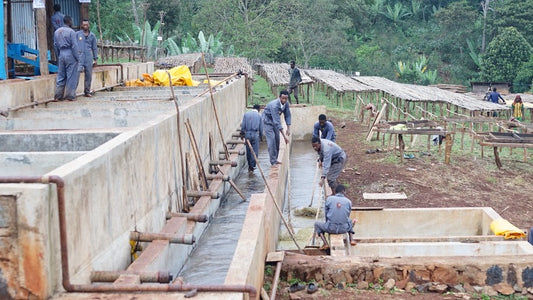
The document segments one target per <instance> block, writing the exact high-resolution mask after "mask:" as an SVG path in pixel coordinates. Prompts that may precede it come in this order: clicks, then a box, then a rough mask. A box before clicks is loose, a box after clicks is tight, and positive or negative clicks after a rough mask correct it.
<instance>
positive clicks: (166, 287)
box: [69, 283, 257, 299]
mask: <svg viewBox="0 0 533 300" xmlns="http://www.w3.org/2000/svg"><path fill="white" fill-rule="evenodd" d="M72 288H73V289H72V290H71V291H69V292H77V293H113V292H114V293H124V292H133V293H138V292H188V291H192V290H197V291H198V292H226V293H248V295H249V297H250V299H255V298H257V290H256V289H255V287H254V286H253V285H250V284H246V285H189V284H173V283H168V284H160V283H144V284H131V285H130V284H128V285H114V284H94V285H93V284H79V285H73V286H72Z"/></svg>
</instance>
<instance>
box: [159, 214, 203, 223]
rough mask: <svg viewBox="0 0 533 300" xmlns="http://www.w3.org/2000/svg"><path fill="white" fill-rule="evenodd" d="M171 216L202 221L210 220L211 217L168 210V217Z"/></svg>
mask: <svg viewBox="0 0 533 300" xmlns="http://www.w3.org/2000/svg"><path fill="white" fill-rule="evenodd" d="M170 218H187V220H189V221H195V222H200V223H205V222H207V221H208V220H209V217H208V216H207V215H199V214H191V213H188V214H186V213H175V212H167V219H170Z"/></svg>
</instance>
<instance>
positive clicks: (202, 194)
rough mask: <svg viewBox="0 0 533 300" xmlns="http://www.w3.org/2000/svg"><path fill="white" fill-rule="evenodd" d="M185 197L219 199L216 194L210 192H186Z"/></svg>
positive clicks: (218, 195)
mask: <svg viewBox="0 0 533 300" xmlns="http://www.w3.org/2000/svg"><path fill="white" fill-rule="evenodd" d="M186 193H187V194H186V195H187V197H196V198H200V197H203V196H209V197H211V198H212V199H217V198H220V194H219V193H218V192H211V191H187V192H186Z"/></svg>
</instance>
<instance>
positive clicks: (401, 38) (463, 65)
mask: <svg viewBox="0 0 533 300" xmlns="http://www.w3.org/2000/svg"><path fill="white" fill-rule="evenodd" d="M144 1H145V2H142V1H141V0H114V1H110V0H98V1H92V2H91V7H90V12H91V18H92V19H93V20H94V19H96V12H97V6H99V9H100V15H101V23H102V35H103V38H104V39H108V40H118V39H119V37H120V38H122V39H127V38H126V37H132V36H134V29H133V28H135V27H134V26H132V24H135V25H136V26H138V27H139V26H140V25H141V24H144V23H145V22H146V21H147V22H148V23H149V24H156V23H157V22H158V21H162V23H161V28H160V30H159V32H158V34H161V35H162V36H163V41H165V45H164V46H166V49H167V53H168V54H173V53H178V52H177V51H178V50H177V49H180V51H181V50H182V48H183V46H185V45H186V44H188V43H189V42H190V39H191V37H199V33H200V32H203V34H205V36H206V37H207V36H213V37H214V38H216V39H217V41H218V42H219V44H218V45H219V46H220V51H218V52H219V54H223V55H228V52H229V53H235V55H240V56H246V57H249V58H250V59H253V60H255V61H257V60H260V61H278V62H288V61H289V60H296V61H297V64H298V65H301V66H303V67H310V68H313V67H316V68H329V69H334V70H342V71H344V72H347V73H353V72H360V74H361V75H373V76H383V77H386V78H390V79H398V78H399V80H401V81H405V82H417V83H431V82H437V83H460V84H468V81H470V80H476V81H477V80H487V81H501V80H504V81H509V82H518V81H517V80H519V81H520V82H522V81H523V80H527V79H528V76H529V75H528V74H526V73H527V70H523V71H522V72H520V74H521V75H520V76H522V77H520V78H515V77H516V76H517V74H518V73H519V70H520V69H521V66H522V63H523V62H527V61H528V60H529V54H528V53H527V51H525V50H524V49H522V50H517V49H515V48H512V47H499V50H496V49H495V46H492V47H491V45H494V43H493V40H494V39H495V38H496V37H498V39H501V40H503V41H505V40H507V39H510V40H513V39H514V37H515V33H511V32H509V31H507V30H504V28H507V27H511V26H512V27H513V28H515V29H516V32H517V34H519V35H521V36H523V37H525V40H526V41H528V42H529V43H530V44H531V43H532V40H533V19H532V18H531V17H530V16H531V15H532V14H533V0H481V1H479V0H294V1H283V0H197V1H192V0H166V1H161V0H152V1H146V0H144ZM154 27H155V25H154ZM507 35H511V36H507ZM168 45H170V46H168ZM230 47H232V50H231V51H228V50H229V49H230ZM172 49H174V50H172ZM516 51H518V52H516ZM484 52H485V53H484ZM525 54H527V55H526V58H525V59H524V55H525ZM215 55H216V54H215ZM516 55H519V57H514V56H516ZM500 56H501V57H500ZM422 57H423V58H424V60H425V66H424V67H425V71H424V72H420V71H421V70H417V69H416V67H417V65H416V63H417V62H419V60H420V59H421V58H422ZM484 60H487V61H484ZM400 62H401V64H402V65H403V66H407V67H408V68H407V69H404V71H406V73H404V74H403V75H402V74H400V72H399V64H400ZM496 62H501V63H504V64H505V65H504V66H502V65H494V64H495V63H496ZM518 62H520V63H518ZM495 69H499V70H502V71H501V72H497V73H494V72H495V71H494V70H495ZM524 72H525V73H524ZM421 74H422V75H421ZM398 75H400V76H399V77H398ZM402 76H403V78H402ZM421 76H422V77H421ZM524 76H525V77H524ZM529 81H530V80H529ZM528 84H529V82H528ZM526 88H527V89H529V86H527V87H526Z"/></svg>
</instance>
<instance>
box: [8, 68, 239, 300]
mask: <svg viewBox="0 0 533 300" xmlns="http://www.w3.org/2000/svg"><path fill="white" fill-rule="evenodd" d="M244 86H245V80H244V78H241V79H234V80H233V81H232V83H231V84H229V85H225V86H224V87H221V88H218V89H217V92H216V93H215V94H214V101H215V105H216V109H217V111H218V117H219V121H220V127H221V131H222V135H223V139H229V138H230V137H231V135H232V133H233V132H235V130H236V129H237V128H238V126H239V125H240V121H241V117H242V114H243V113H244V110H245V104H246V99H245V88H244ZM180 110H181V114H180V127H181V128H180V129H181V134H178V132H177V122H176V113H175V111H172V110H171V111H169V112H168V113H166V114H162V115H160V116H158V117H156V118H154V119H152V120H150V121H147V122H145V123H144V124H143V125H141V126H139V127H135V128H131V130H129V131H125V132H123V133H121V134H119V135H118V136H116V137H115V138H113V139H111V140H109V141H108V142H106V143H104V144H101V145H100V146H99V147H97V148H95V149H94V150H92V151H90V152H87V153H86V154H84V155H82V156H80V157H78V158H76V159H74V160H72V161H70V162H68V163H66V164H64V165H62V166H60V167H58V168H57V169H55V170H52V171H51V172H50V173H49V174H53V175H57V176H60V177H62V178H63V179H64V180H65V201H66V203H65V209H66V223H67V235H68V252H69V266H70V268H69V271H70V275H71V281H72V283H73V284H79V283H88V282H89V274H90V271H92V270H124V269H125V268H126V267H127V266H128V265H129V264H130V263H131V258H130V245H129V233H130V231H134V230H137V231H144V232H159V231H160V230H161V228H162V227H163V226H164V224H165V221H166V220H165V214H166V212H167V211H176V207H177V202H178V199H181V198H182V195H181V191H182V178H181V170H180V168H181V167H182V164H181V162H180V155H179V154H180V149H179V143H178V142H177V141H178V137H179V138H181V142H182V146H183V154H184V157H189V158H190V157H192V150H191V142H190V140H189V137H188V136H187V134H186V131H185V126H184V122H185V121H187V120H189V121H190V123H191V127H192V130H193V132H194V133H195V137H196V140H197V143H198V146H199V147H200V155H201V156H202V158H203V161H204V168H205V169H208V162H209V160H210V157H212V156H213V155H214V154H216V156H215V157H218V150H219V148H220V145H221V143H220V141H221V137H220V135H219V131H218V127H217V124H216V121H215V120H216V118H215V114H214V110H213V106H212V102H211V99H210V97H209V94H206V95H204V96H203V97H200V98H196V99H194V100H191V101H188V102H187V103H183V105H180ZM191 162H192V163H190V164H189V168H190V169H189V171H190V173H191V176H190V178H189V180H190V181H191V182H193V183H194V182H195V181H196V183H194V184H196V185H198V183H197V180H198V177H197V176H194V174H195V173H194V172H197V171H195V170H197V167H196V165H195V164H194V160H191ZM5 186H6V185H0V191H1V192H2V193H3V194H4V193H6V192H5V191H6V190H5ZM16 186H17V188H18V186H19V185H16ZM44 187H45V191H44V193H43V194H42V196H41V197H43V198H42V200H41V201H39V205H41V206H42V209H41V210H35V211H33V210H32V211H25V212H24V214H21V215H24V218H22V219H20V218H19V222H21V226H20V227H31V228H32V230H33V231H32V232H33V235H34V236H35V237H36V238H35V239H34V243H33V244H32V245H31V248H32V249H33V248H36V249H44V250H42V251H43V254H42V255H41V256H43V255H44V256H47V257H49V259H48V260H47V261H46V262H41V261H39V264H33V263H32V261H30V260H24V261H21V263H28V264H29V265H30V266H31V270H26V269H24V268H22V267H20V266H16V265H17V262H13V264H12V265H11V266H12V268H6V269H2V274H4V275H3V276H6V277H7V278H9V281H8V282H9V288H10V289H11V290H16V291H23V290H26V289H28V286H27V285H28V283H27V282H26V281H24V278H26V277H27V276H31V274H30V273H29V272H37V273H36V274H44V275H43V276H40V278H41V279H42V280H43V282H42V288H40V289H38V291H37V292H36V295H37V297H38V298H41V299H42V298H47V297H48V296H50V295H51V294H53V292H57V291H59V290H61V289H62V288H61V283H60V277H61V275H60V274H61V271H60V266H61V263H60V251H59V241H58V239H57V232H58V230H59V229H58V219H57V205H56V202H57V198H56V193H55V186H54V185H50V187H51V189H50V190H48V189H47V188H46V187H47V186H46V185H45V186H44ZM14 193H15V192H7V195H8V196H9V195H12V194H14ZM17 193H19V192H17ZM20 193H21V195H20V197H26V195H25V192H24V191H21V192H20ZM39 211H48V212H49V213H45V214H43V213H40V212H39ZM25 218H33V219H35V222H40V223H43V222H47V223H46V224H45V225H40V226H30V224H27V223H29V221H27V220H25ZM2 253H4V252H2ZM37 257H38V256H37ZM13 277H15V278H13ZM52 291H53V292H52Z"/></svg>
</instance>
